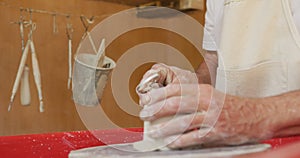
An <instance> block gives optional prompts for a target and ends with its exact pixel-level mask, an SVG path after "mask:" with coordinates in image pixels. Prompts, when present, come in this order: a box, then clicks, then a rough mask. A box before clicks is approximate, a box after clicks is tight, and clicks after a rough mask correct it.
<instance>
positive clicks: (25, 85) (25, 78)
mask: <svg viewBox="0 0 300 158" xmlns="http://www.w3.org/2000/svg"><path fill="white" fill-rule="evenodd" d="M29 71H30V69H29V67H28V66H27V65H25V67H24V70H23V75H22V78H21V87H20V95H21V98H20V99H21V105H23V106H28V105H30V100H31V95H30V87H29Z"/></svg>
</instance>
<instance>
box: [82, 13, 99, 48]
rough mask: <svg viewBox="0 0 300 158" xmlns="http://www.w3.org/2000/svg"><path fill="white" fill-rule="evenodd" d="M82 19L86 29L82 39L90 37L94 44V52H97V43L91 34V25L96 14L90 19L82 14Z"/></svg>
mask: <svg viewBox="0 0 300 158" xmlns="http://www.w3.org/2000/svg"><path fill="white" fill-rule="evenodd" d="M80 20H81V22H82V25H83V27H84V29H85V30H84V34H83V36H82V40H83V39H84V38H85V37H86V36H87V37H88V39H89V41H90V43H91V45H92V49H93V51H94V53H95V54H97V49H96V46H95V43H94V41H93V39H92V36H91V34H90V32H89V27H90V25H91V24H93V23H94V16H92V17H91V18H90V19H88V18H87V17H85V16H80Z"/></svg>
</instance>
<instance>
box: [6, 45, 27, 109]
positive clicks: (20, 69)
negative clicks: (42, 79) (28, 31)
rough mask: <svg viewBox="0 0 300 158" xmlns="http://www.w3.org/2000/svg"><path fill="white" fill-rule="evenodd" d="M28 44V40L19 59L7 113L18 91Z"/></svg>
mask: <svg viewBox="0 0 300 158" xmlns="http://www.w3.org/2000/svg"><path fill="white" fill-rule="evenodd" d="M30 43H31V41H30V40H28V41H27V43H26V46H25V49H24V52H23V54H22V57H21V61H20V64H19V68H18V72H17V76H16V79H15V82H14V85H13V89H12V94H11V97H10V103H9V105H8V111H10V110H11V108H12V104H13V101H14V98H15V95H16V93H17V90H18V87H19V84H20V80H21V75H22V72H23V70H24V67H25V63H26V59H27V56H28V49H29V47H30Z"/></svg>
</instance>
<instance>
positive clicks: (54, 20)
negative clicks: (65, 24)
mask: <svg viewBox="0 0 300 158" xmlns="http://www.w3.org/2000/svg"><path fill="white" fill-rule="evenodd" d="M52 16H53V33H54V34H57V33H58V26H57V22H56V14H53V15H52Z"/></svg>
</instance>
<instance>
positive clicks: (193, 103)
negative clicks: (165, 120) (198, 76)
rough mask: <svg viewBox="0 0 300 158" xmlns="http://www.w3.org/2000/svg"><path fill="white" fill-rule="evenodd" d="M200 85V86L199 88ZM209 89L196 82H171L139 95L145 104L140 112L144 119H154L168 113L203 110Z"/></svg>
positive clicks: (207, 102) (207, 104)
mask: <svg viewBox="0 0 300 158" xmlns="http://www.w3.org/2000/svg"><path fill="white" fill-rule="evenodd" d="M199 87H202V88H199ZM211 95H212V94H211V92H210V90H208V91H207V90H206V88H205V86H204V87H203V86H200V85H198V84H196V85H194V84H185V85H176V84H171V85H168V86H167V87H164V88H159V89H154V90H152V91H150V92H148V93H147V94H143V95H140V101H141V104H142V105H147V106H145V107H144V109H143V110H142V111H141V113H140V117H141V118H142V119H144V120H149V121H151V120H155V119H158V118H161V117H164V116H168V115H175V114H176V113H179V114H187V113H195V112H197V111H205V110H206V109H207V107H208V106H209V104H210V100H211Z"/></svg>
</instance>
